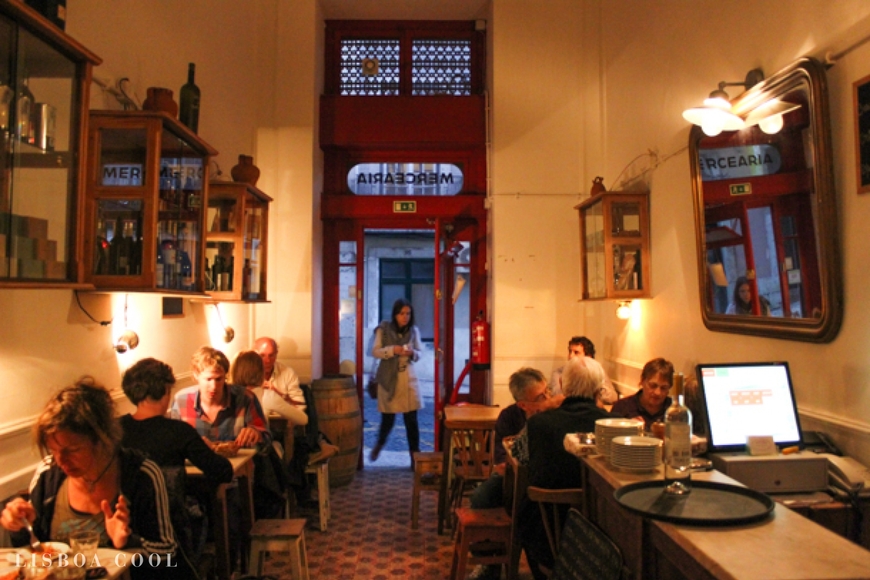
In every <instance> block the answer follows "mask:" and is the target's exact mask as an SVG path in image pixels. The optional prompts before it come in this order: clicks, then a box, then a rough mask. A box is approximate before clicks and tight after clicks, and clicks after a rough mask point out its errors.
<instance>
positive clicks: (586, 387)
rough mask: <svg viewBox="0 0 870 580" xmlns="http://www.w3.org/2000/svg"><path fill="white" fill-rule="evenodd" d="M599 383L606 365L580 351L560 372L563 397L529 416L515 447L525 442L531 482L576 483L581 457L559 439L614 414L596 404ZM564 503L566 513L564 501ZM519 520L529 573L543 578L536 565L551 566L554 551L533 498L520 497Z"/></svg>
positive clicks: (544, 484)
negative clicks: (554, 406)
mask: <svg viewBox="0 0 870 580" xmlns="http://www.w3.org/2000/svg"><path fill="white" fill-rule="evenodd" d="M603 383H604V369H602V368H601V365H600V364H598V363H597V362H596V361H595V360H594V359H591V358H589V357H586V356H584V357H577V358H572V359H570V360H569V361H568V362H567V364H566V365H565V368H564V370H563V371H562V393H563V394H564V395H565V400H564V401H563V402H562V404H561V405H559V407H558V408H556V409H551V410H548V411H543V412H541V413H538V414H536V415H532V416H531V417H529V418H528V421H527V422H526V430H525V431H524V432H523V433H521V434H520V436H519V437H518V438H517V443H515V444H514V447H515V448H516V447H517V444H519V445H520V448H522V447H523V445H525V448H526V450H527V451H528V461H527V465H528V481H529V485H534V486H536V487H543V488H547V489H568V488H576V487H580V485H581V484H580V461H579V460H578V459H577V458H576V457H574V456H573V455H572V454H571V453H569V452H568V451H566V450H565V446H564V443H563V440H564V439H565V435H567V434H568V433H577V432H581V433H582V432H590V431H595V421H597V420H598V419H603V418H606V417H614V416H615V415H612V414H610V413H608V412H607V411H605V410H604V409H602V408H600V407H598V406H597V405H596V403H595V398H596V395H597V394H598V392H599V391H600V389H601V387H602V384H603ZM523 438H525V441H524V442H523V441H521V440H522V439H523ZM564 507H565V509H564V511H565V512H566V513H567V508H568V506H564ZM566 513H565V514H562V515H563V516H564V515H566ZM561 521H565V519H564V518H562V520H561ZM517 525H518V529H519V537H520V539H521V542H522V545H523V548H524V549H525V550H526V557H527V559H528V561H529V568H530V569H531V571H532V575H533V576H534V577H535V580H539V579H541V578H546V576H545V575H544V574H543V573H542V572H541V570H540V568H539V566H544V567H546V568H548V569H550V570H552V569H553V565H554V562H553V555H552V553H551V552H550V545H549V543H548V541H547V536H546V533H545V530H544V524H543V521H542V520H541V514H540V511H539V510H538V507H537V505H535V502H532V501H529V499H528V498H524V499H523V500H522V503H521V504H520V507H519V514H518V520H517Z"/></svg>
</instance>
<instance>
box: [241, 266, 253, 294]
mask: <svg viewBox="0 0 870 580" xmlns="http://www.w3.org/2000/svg"><path fill="white" fill-rule="evenodd" d="M250 294H251V261H250V260H248V259H246V260H245V265H244V266H243V267H242V300H249V299H250Z"/></svg>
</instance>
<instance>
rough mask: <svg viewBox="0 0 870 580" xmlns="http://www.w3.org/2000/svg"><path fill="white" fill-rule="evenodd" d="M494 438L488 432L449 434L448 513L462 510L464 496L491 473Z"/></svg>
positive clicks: (461, 431) (486, 430)
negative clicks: (451, 472)
mask: <svg viewBox="0 0 870 580" xmlns="http://www.w3.org/2000/svg"><path fill="white" fill-rule="evenodd" d="M494 438H495V434H494V432H493V431H492V430H490V429H455V430H454V431H453V440H452V446H451V451H452V453H453V456H452V460H453V481H452V482H451V486H450V494H449V500H448V503H447V505H448V506H449V509H450V510H451V511H452V512H455V511H456V510H457V509H458V508H460V507H462V499H463V498H464V497H465V495H466V494H467V493H469V492H470V491H471V490H473V489H474V487H475V486H476V485H477V484H479V483H481V482H483V481H486V480H487V479H488V478H489V475H490V472H491V471H492V462H493V441H494ZM454 521H455V516H454ZM454 529H455V528H454Z"/></svg>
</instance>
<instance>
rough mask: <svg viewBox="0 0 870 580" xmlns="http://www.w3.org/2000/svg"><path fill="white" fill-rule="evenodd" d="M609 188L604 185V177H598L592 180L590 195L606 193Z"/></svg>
mask: <svg viewBox="0 0 870 580" xmlns="http://www.w3.org/2000/svg"><path fill="white" fill-rule="evenodd" d="M605 191H607V189H606V188H605V187H604V178H603V177H596V178H595V179H593V180H592V190H591V191H590V192H589V195H598V194H599V193H604V192H605Z"/></svg>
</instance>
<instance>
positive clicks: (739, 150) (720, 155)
mask: <svg viewBox="0 0 870 580" xmlns="http://www.w3.org/2000/svg"><path fill="white" fill-rule="evenodd" d="M698 156H699V158H700V165H701V180H702V181H720V180H723V179H740V178H743V177H759V176H762V175H773V174H775V173H778V172H779V169H780V167H782V157H781V156H780V154H779V149H777V148H776V147H774V146H773V145H746V146H744V147H723V148H722V149H702V150H701V151H700V152H699V153H698Z"/></svg>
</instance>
